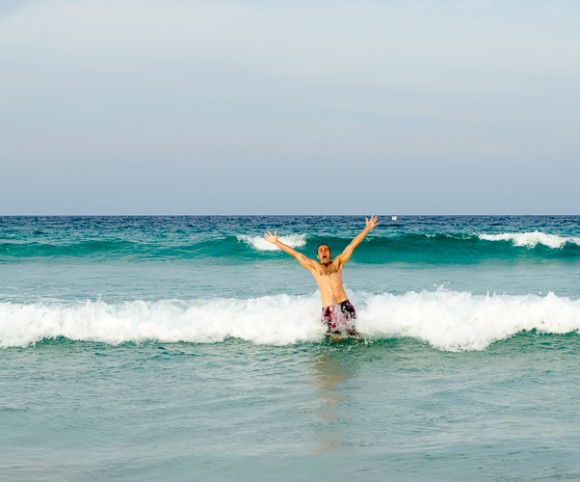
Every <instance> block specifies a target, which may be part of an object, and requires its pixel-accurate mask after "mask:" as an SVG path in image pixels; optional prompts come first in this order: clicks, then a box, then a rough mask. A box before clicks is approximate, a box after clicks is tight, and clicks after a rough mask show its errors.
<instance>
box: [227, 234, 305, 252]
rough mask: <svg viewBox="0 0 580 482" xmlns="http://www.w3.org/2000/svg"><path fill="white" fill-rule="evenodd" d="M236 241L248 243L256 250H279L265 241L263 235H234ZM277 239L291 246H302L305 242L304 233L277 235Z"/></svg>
mask: <svg viewBox="0 0 580 482" xmlns="http://www.w3.org/2000/svg"><path fill="white" fill-rule="evenodd" d="M236 238H237V239H238V241H243V242H244V243H248V244H249V245H250V246H252V247H253V248H254V249H257V250H258V251H279V250H280V248H278V247H277V246H275V245H273V244H272V243H269V242H268V241H266V240H265V239H264V238H263V236H247V235H245V234H242V235H240V236H236ZM278 239H280V241H282V242H283V243H284V244H287V245H288V246H291V247H293V248H299V247H300V246H304V245H305V244H306V235H305V234H288V235H285V236H278Z"/></svg>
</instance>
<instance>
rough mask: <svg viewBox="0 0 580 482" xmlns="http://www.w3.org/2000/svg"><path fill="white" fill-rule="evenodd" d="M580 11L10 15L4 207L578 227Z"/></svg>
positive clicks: (566, 4)
mask: <svg viewBox="0 0 580 482" xmlns="http://www.w3.org/2000/svg"><path fill="white" fill-rule="evenodd" d="M578 25H580V3H578V2H577V1H575V0H574V1H573V0H568V1H564V0H562V1H558V0H553V1H548V0H546V1H530V0H528V1H524V0H521V1H514V0H512V1H510V0H507V1H497V2H494V1H483V0H482V1H478V0H471V1H470V0H463V1H460V0H455V1H452V0H437V1H436V0H433V1H427V0H423V1H419V0H409V1H388V0H383V1H378V0H359V1H322V0H311V1H309V2H305V1H292V2H291V1H284V0H282V1H276V2H265V1H257V0H254V1H249V0H248V1H244V0H238V1H224V0H211V1H210V0H199V1H187V0H44V1H43V0H38V1H18V0H3V1H2V2H0V166H1V176H0V214H227V213H231V214H255V213H257V214H259V213H264V214H267V213H279V214H294V213H295V214H309V213H321V214H361V213H371V212H375V213H380V214H390V213H400V214H446V213H450V214H462V213H463V214H472V213H481V214H487V213H489V214H493V213H498V214H503V213H514V214H526V213H528V214H533V213H539V214H544V213H546V214H548V213H554V214H557V213H562V214H565V213H572V214H578V213H579V205H580V203H579V199H580V196H579V195H578V187H577V183H578V179H580V135H579V134H580V89H579V88H578V86H580V29H579V28H578Z"/></svg>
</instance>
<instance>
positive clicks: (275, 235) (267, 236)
mask: <svg viewBox="0 0 580 482" xmlns="http://www.w3.org/2000/svg"><path fill="white" fill-rule="evenodd" d="M264 239H265V240H266V241H268V242H269V243H272V244H276V243H277V242H278V233H277V232H276V231H274V233H273V234H272V233H271V232H270V231H268V232H266V233H265V234H264Z"/></svg>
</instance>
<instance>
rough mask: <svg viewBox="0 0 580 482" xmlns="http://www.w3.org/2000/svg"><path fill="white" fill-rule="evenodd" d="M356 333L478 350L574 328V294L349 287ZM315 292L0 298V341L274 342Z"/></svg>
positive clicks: (302, 334)
mask: <svg viewBox="0 0 580 482" xmlns="http://www.w3.org/2000/svg"><path fill="white" fill-rule="evenodd" d="M351 299H352V300H353V302H354V303H355V305H356V307H357V309H358V320H357V325H358V327H359V330H360V332H361V334H363V335H364V336H365V337H368V338H370V339H373V338H399V337H411V338H415V339H417V340H421V341H423V342H426V343H429V344H431V345H432V346H434V347H436V348H438V349H441V350H448V351H459V350H483V349H485V348H486V347H487V346H489V345H490V344H491V343H493V342H495V341H498V340H503V339H506V338H509V337H511V336H513V335H515V334H516V333H518V332H521V331H524V330H532V329H535V330H537V331H538V332H541V333H556V334H562V333H570V332H578V330H580V300H572V299H570V298H566V297H558V296H556V295H555V294H552V293H550V294H548V295H546V296H539V295H525V296H510V295H490V296H483V295H473V294H471V293H468V292H453V291H435V292H409V293H405V294H403V295H392V294H388V293H385V294H380V295H372V296H369V295H362V294H356V293H355V294H354V296H352V297H351ZM319 317H320V306H319V298H318V295H317V294H312V295H310V296H288V295H277V296H264V297H260V298H251V299H213V300H205V301H204V300H188V301H185V300H165V301H155V302H146V301H132V302H125V303H122V304H108V303H105V302H102V301H88V302H83V303H69V304H54V303H34V304H33V303H31V304H16V303H0V346H2V347H9V346H27V345H30V344H34V343H36V342H38V341H41V340H43V339H50V338H55V337H59V336H63V337H66V338H69V339H72V340H84V341H100V342H105V343H111V344H118V343H123V342H131V341H132V342H143V341H147V340H156V341H162V342H178V341H186V342H196V343H215V342H220V341H223V340H224V339H226V338H228V337H235V338H240V339H243V340H247V341H251V342H254V343H258V344H273V345H284V344H291V343H300V342H304V341H316V340H321V339H322V338H323V336H324V328H323V327H322V325H321V324H320V322H319Z"/></svg>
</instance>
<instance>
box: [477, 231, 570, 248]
mask: <svg viewBox="0 0 580 482" xmlns="http://www.w3.org/2000/svg"><path fill="white" fill-rule="evenodd" d="M479 239H482V240H484V241H511V242H512V243H513V244H514V245H515V246H526V247H528V248H534V247H536V246H537V245H538V244H542V245H544V246H548V247H550V248H554V249H558V248H561V247H563V246H564V245H565V244H567V243H570V244H577V245H580V237H574V236H569V237H563V236H558V235H556V234H547V233H543V232H541V231H532V232H528V233H501V234H482V235H480V236H479Z"/></svg>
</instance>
